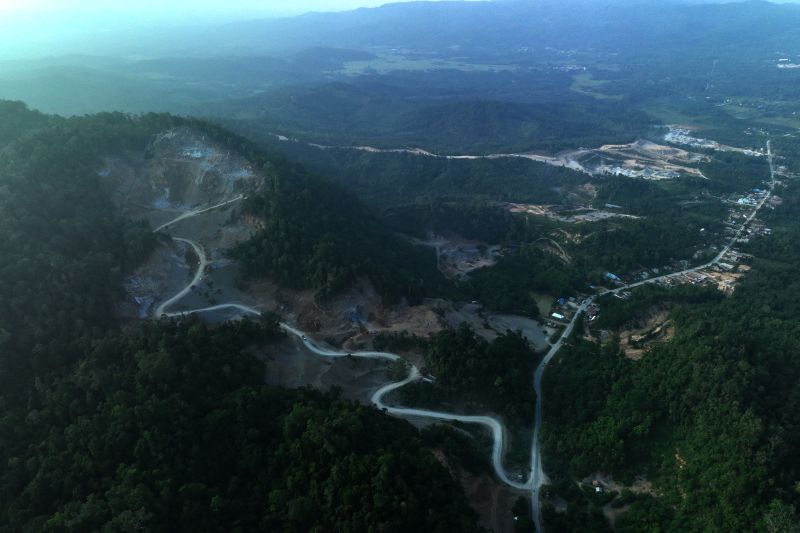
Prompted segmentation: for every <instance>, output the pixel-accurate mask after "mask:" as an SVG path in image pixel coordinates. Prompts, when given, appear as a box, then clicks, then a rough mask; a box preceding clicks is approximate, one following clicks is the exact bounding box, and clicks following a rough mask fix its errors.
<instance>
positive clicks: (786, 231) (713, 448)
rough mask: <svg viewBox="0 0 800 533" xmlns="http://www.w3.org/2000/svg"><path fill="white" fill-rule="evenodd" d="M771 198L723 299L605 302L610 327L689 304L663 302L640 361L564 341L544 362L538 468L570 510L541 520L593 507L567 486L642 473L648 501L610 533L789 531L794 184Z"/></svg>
mask: <svg viewBox="0 0 800 533" xmlns="http://www.w3.org/2000/svg"><path fill="white" fill-rule="evenodd" d="M779 194H780V195H781V196H782V197H783V198H784V204H783V205H782V206H781V207H779V208H777V209H776V210H775V211H774V212H769V211H768V212H767V213H765V215H764V217H765V219H766V220H767V223H768V224H770V225H771V226H772V227H774V229H775V231H774V233H773V235H772V236H771V237H765V238H762V239H757V240H755V241H753V242H752V243H751V245H749V248H747V251H748V252H751V253H753V254H754V255H755V259H754V260H753V264H752V267H753V269H752V270H751V271H750V272H749V273H748V275H747V276H746V277H745V278H744V279H743V281H742V282H741V285H740V286H739V287H738V288H737V290H736V292H735V293H734V294H733V296H732V297H730V298H728V299H725V300H723V301H719V298H718V297H713V296H712V295H710V294H706V293H703V292H702V291H701V292H697V291H688V292H686V291H682V292H678V293H674V294H668V295H661V294H657V293H659V292H661V290H660V289H647V290H645V292H644V293H643V294H641V295H639V294H637V295H636V296H635V297H634V299H633V300H631V301H630V302H628V303H616V302H613V303H612V304H611V305H608V304H606V305H604V311H603V312H604V313H608V314H609V316H608V317H605V318H601V319H600V321H602V322H603V323H604V324H605V325H606V326H609V327H615V326H616V327H618V326H619V325H621V324H623V323H624V322H625V321H626V320H627V319H628V318H629V317H631V316H632V315H633V313H635V312H636V310H637V309H642V308H643V307H644V306H647V305H650V306H652V305H654V304H655V303H656V301H658V302H661V303H663V300H665V299H666V300H667V301H669V300H672V301H676V302H684V303H687V304H688V303H691V304H692V305H678V307H676V308H674V309H673V312H672V320H673V322H674V324H675V326H676V330H677V334H676V337H675V338H674V339H673V340H672V341H670V342H668V343H662V344H659V345H657V346H655V347H654V348H653V349H652V350H651V351H650V352H649V353H648V354H647V355H646V356H645V357H644V358H643V359H642V360H641V361H632V360H629V359H626V358H625V357H624V356H622V355H621V354H620V352H619V350H618V349H617V347H616V345H615V343H614V342H613V340H611V341H609V342H606V343H604V344H603V345H602V346H601V345H600V344H594V343H590V342H587V341H575V342H573V343H572V344H571V345H570V346H568V347H567V348H565V350H564V351H563V352H561V353H560V354H559V356H558V358H557V359H556V360H555V361H554V363H553V365H552V366H551V368H550V369H549V370H548V374H547V379H546V380H545V391H544V394H545V398H546V399H547V400H546V401H547V409H545V417H546V419H545V422H546V424H545V428H544V433H543V439H544V445H545V451H546V456H545V458H546V461H545V463H546V464H548V465H551V466H550V469H552V470H551V471H552V475H551V477H552V479H553V482H554V487H553V490H555V491H556V492H557V493H559V494H562V493H563V494H564V495H565V496H566V497H568V498H569V501H570V507H569V511H568V513H567V515H563V514H557V513H553V512H552V510H550V511H548V512H547V513H546V517H547V519H548V520H549V521H550V523H552V524H553V527H556V528H557V529H563V530H571V531H583V530H585V529H586V528H587V527H589V526H588V524H590V523H592V521H593V520H595V519H596V518H597V510H598V509H599V505H602V503H604V502H597V501H592V499H591V498H588V497H587V496H586V495H585V494H583V495H582V494H580V493H575V491H574V490H573V489H572V488H570V486H571V485H572V482H571V481H569V480H570V479H572V478H578V479H580V478H583V477H584V476H586V475H589V474H591V473H594V472H609V473H613V474H614V475H615V477H616V478H617V479H618V480H620V481H622V482H623V483H630V482H631V481H632V479H633V477H634V476H635V475H639V474H644V475H645V476H646V477H647V478H648V479H650V480H651V481H652V482H653V484H654V488H655V490H656V494H657V495H656V496H654V497H651V496H647V495H639V496H636V497H631V498H629V499H630V501H629V502H628V503H633V506H632V507H631V508H630V510H629V511H628V512H626V513H624V514H623V515H622V516H621V517H620V518H619V519H618V521H617V526H616V530H617V531H644V530H659V531H723V530H724V531H770V532H789V531H797V529H798V527H800V519H798V516H797V514H796V513H795V511H794V510H793V509H796V508H797V506H798V504H800V486H798V479H800V463H798V457H800V432H799V431H798V428H800V418H798V413H800V404H798V399H800V365H798V357H800V352H798V348H797V341H796V339H797V337H798V335H799V334H800V331H798V321H797V315H798V313H800V309H798V305H797V302H798V301H800V298H799V296H800V285H798V282H797V279H799V278H800V271H798V265H799V264H800V262H798V259H800V247H798V243H800V238H799V237H798V236H799V235H800V234H799V233H798V227H797V216H798V215H800V191H798V188H797V184H796V183H795V182H792V183H791V184H790V186H789V189H786V190H779ZM638 292H639V291H637V293H638ZM613 300H614V299H612V301H613ZM610 303H611V302H610ZM592 509H594V511H592ZM593 517H594V518H593Z"/></svg>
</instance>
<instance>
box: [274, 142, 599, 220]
mask: <svg viewBox="0 0 800 533" xmlns="http://www.w3.org/2000/svg"><path fill="white" fill-rule="evenodd" d="M262 144H263V145H264V146H265V147H266V148H267V149H269V150H270V151H274V152H277V153H283V154H286V156H287V157H290V158H292V159H293V160H296V161H301V162H302V163H303V164H304V165H305V166H307V167H308V168H309V169H310V170H312V171H314V172H317V173H321V174H324V175H326V176H330V178H331V179H334V180H336V181H337V182H339V183H341V184H342V185H344V186H346V187H347V188H349V189H350V190H352V191H354V192H355V193H356V194H358V195H359V196H360V197H361V198H363V199H364V200H366V201H368V202H369V203H370V205H376V206H379V207H385V208H388V207H395V206H397V205H402V204H411V203H428V202H431V201H434V200H436V199H443V198H444V199H449V200H459V199H461V200H473V199H475V198H482V199H490V200H496V201H513V202H531V203H558V202H559V201H560V199H561V194H560V190H561V189H563V188H565V187H569V186H574V185H578V184H581V183H585V182H586V181H587V180H588V178H587V176H585V175H583V174H580V173H578V172H575V171H573V170H569V169H565V168H561V167H554V166H552V165H547V164H545V163H539V162H535V161H530V160H527V159H521V158H510V159H477V160H460V159H437V158H433V157H420V156H418V155H411V154H401V153H393V154H386V153H370V152H361V151H357V150H347V149H329V150H320V149H318V148H315V147H313V146H308V145H305V144H302V143H291V142H279V141H277V140H275V139H274V138H271V137H266V138H264V139H263V141H262Z"/></svg>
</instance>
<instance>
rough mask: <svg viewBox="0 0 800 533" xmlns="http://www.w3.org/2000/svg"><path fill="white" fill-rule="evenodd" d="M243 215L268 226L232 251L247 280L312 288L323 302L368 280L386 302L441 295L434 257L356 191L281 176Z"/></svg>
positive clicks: (249, 202)
mask: <svg viewBox="0 0 800 533" xmlns="http://www.w3.org/2000/svg"><path fill="white" fill-rule="evenodd" d="M245 210H246V211H248V212H250V213H252V214H254V215H256V216H258V217H261V218H262V219H263V220H264V227H263V229H261V230H260V231H259V232H258V233H257V234H256V235H255V236H254V237H253V238H252V239H251V240H249V241H247V242H245V243H242V244H241V245H239V246H238V247H237V248H235V249H234V250H233V251H232V255H233V256H234V257H236V258H237V259H238V260H239V261H240V262H241V264H242V266H243V268H244V271H245V273H246V274H248V275H250V276H266V275H268V276H271V277H272V278H274V279H275V280H277V281H278V282H279V283H283V284H286V285H289V286H292V287H312V288H314V289H317V291H318V295H319V296H321V297H322V298H325V297H328V296H331V295H333V294H335V293H336V292H338V291H341V290H343V289H346V288H348V287H350V286H352V285H353V283H355V282H356V281H357V280H358V278H359V277H362V276H363V277H368V278H369V279H370V280H371V281H372V283H373V285H374V286H375V288H376V289H377V290H378V292H379V293H380V294H381V295H382V296H383V298H384V299H385V300H386V301H389V302H396V301H398V300H399V299H400V298H403V297H405V298H407V299H408V300H409V301H410V302H412V303H416V302H418V301H420V300H421V298H422V297H423V296H424V295H426V294H431V293H432V292H434V291H436V290H443V289H444V286H445V282H444V278H443V277H442V276H441V274H440V273H439V272H438V271H437V270H436V261H435V258H434V255H433V252H432V251H431V250H430V249H428V248H424V247H421V246H414V245H412V244H411V243H410V242H408V241H407V240H404V239H402V238H401V237H398V236H396V235H394V234H392V233H390V232H389V230H388V229H387V227H386V225H385V224H384V223H383V222H381V221H380V220H379V219H378V218H377V217H376V216H375V215H373V214H372V213H370V212H369V210H368V209H367V208H366V207H364V205H363V204H362V203H361V202H360V201H359V200H358V199H357V198H356V197H355V196H353V195H352V194H351V193H348V192H345V191H344V190H342V189H341V188H340V187H339V186H337V185H335V184H333V183H330V182H326V181H323V180H320V179H317V178H314V177H313V176H310V175H307V174H304V173H294V174H293V175H290V176H284V175H280V176H276V177H275V178H273V180H272V183H271V190H270V191H268V192H267V193H265V194H264V195H261V196H256V197H252V198H249V199H248V200H247V201H246V202H245Z"/></svg>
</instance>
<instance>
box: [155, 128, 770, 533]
mask: <svg viewBox="0 0 800 533" xmlns="http://www.w3.org/2000/svg"><path fill="white" fill-rule="evenodd" d="M767 154H768V159H769V165H770V177H771V182H770V186H769V191H768V193H767V195H766V196H765V197H764V198H763V199H762V200H761V201H760V202H759V203H758V205H757V206H756V208H755V209H754V210H753V212H752V213H751V214H750V216H749V217H748V218H747V219H746V220H745V221H744V222H743V223H742V225H741V227H740V228H739V230H738V231H737V232H736V234H735V235H734V236H733V238H731V240H730V242H729V243H728V244H727V245H726V246H725V247H724V248H723V249H722V251H720V253H719V254H717V256H716V257H715V258H714V259H713V260H712V261H710V262H708V263H706V264H704V265H700V266H698V267H694V268H690V269H686V270H684V271H681V272H674V273H672V274H667V275H664V276H659V277H657V278H650V279H647V280H644V281H640V282H637V283H633V284H629V285H625V286H623V287H619V288H617V289H614V290H612V291H609V292H611V293H618V292H620V291H623V290H629V289H632V288H635V287H638V286H640V285H644V284H647V283H654V282H657V281H659V280H663V279H666V278H671V277H675V276H680V275H683V274H687V273H689V272H695V271H698V270H702V269H704V268H708V267H710V266H713V265H715V264H717V263H719V262H720V261H721V259H722V257H723V256H724V255H725V254H726V253H728V251H730V249H731V248H732V247H733V245H734V244H735V243H736V240H737V239H738V238H739V237H741V235H742V233H743V232H744V230H745V229H746V227H747V225H748V224H749V223H750V222H751V221H752V220H753V219H754V218H755V216H756V214H757V213H758V211H759V210H760V209H761V208H762V207H763V206H764V204H765V203H766V202H767V200H768V199H769V198H770V196H771V195H772V192H773V189H774V187H775V170H774V166H773V159H772V151H771V147H770V143H769V141H768V142H767ZM240 199H241V198H237V199H234V200H230V201H228V202H225V203H223V204H219V205H217V206H212V207H210V208H207V209H202V210H197V211H192V212H189V213H185V214H184V215H181V216H180V217H178V218H176V219H175V220H173V221H170V222H168V223H166V224H164V225H162V226H160V227H159V228H158V229H156V231H159V230H161V229H163V228H165V227H168V226H170V225H172V224H174V223H175V222H178V221H180V220H184V219H186V218H190V217H192V216H197V215H199V214H201V213H204V212H207V211H210V210H211V209H215V208H217V207H222V206H224V205H227V204H229V203H232V202H234V201H238V200H240ZM174 239H175V240H177V241H180V242H184V243H187V244H189V245H191V246H192V248H193V249H194V251H195V253H197V256H198V269H197V272H196V273H195V276H194V278H193V280H192V282H191V283H190V284H189V285H188V286H187V287H186V288H184V289H183V290H181V291H180V292H179V293H178V294H176V295H175V296H173V297H172V298H170V299H169V300H167V301H166V302H164V303H162V304H161V305H160V306H159V307H158V309H157V311H156V316H157V317H159V316H162V315H166V316H168V317H175V316H180V315H185V314H192V313H204V312H211V311H217V310H221V309H237V310H238V311H240V312H242V313H246V314H253V315H261V312H260V311H258V310H257V309H254V308H252V307H248V306H245V305H242V304H236V303H228V304H220V305H214V306H211V307H204V308H201V309H193V310H188V311H180V312H166V309H167V308H168V307H170V306H171V305H174V304H175V303H176V302H178V301H179V300H181V299H182V298H183V297H184V296H186V295H187V294H188V293H189V292H190V291H191V288H192V285H196V284H197V283H199V281H201V280H202V278H203V275H204V272H205V267H206V265H207V264H208V260H207V259H206V255H205V252H204V250H203V249H202V247H201V246H200V245H199V244H197V243H196V242H194V241H190V240H189V239H182V238H178V237H175V238H174ZM594 298H595V297H594V296H592V297H589V298H587V299H586V300H584V301H583V303H582V304H581V305H580V307H579V308H578V310H577V311H576V313H575V316H574V317H573V318H572V321H570V323H569V325H568V326H567V327H566V329H565V330H564V332H563V333H562V335H561V337H560V338H559V339H558V341H556V343H555V344H553V345H552V346H551V348H550V350H549V351H548V352H547V355H545V357H544V358H543V359H542V361H541V363H540V364H539V366H538V367H537V368H536V373H535V374H534V390H535V392H536V416H535V422H534V431H533V442H532V445H531V473H530V477H529V478H528V481H527V482H526V483H519V482H517V481H514V480H512V479H511V478H509V476H508V474H507V472H506V470H505V468H504V467H503V461H502V455H503V450H504V437H505V432H504V428H503V426H502V424H501V423H500V422H499V421H498V420H497V419H495V418H493V417H489V416H467V415H457V414H453V413H444V412H439V411H430V410H427V409H407V408H402V407H392V406H389V405H386V404H385V403H384V401H383V398H384V397H385V396H386V395H387V394H388V393H390V392H392V391H395V390H397V389H400V388H402V387H405V386H406V385H408V384H409V383H412V382H414V381H417V380H419V379H421V378H422V376H421V374H420V372H419V369H418V368H417V367H415V366H413V365H411V367H410V369H409V374H408V376H407V377H406V378H405V379H404V380H402V381H398V382H395V383H389V384H386V385H384V386H383V387H381V388H379V389H378V390H377V391H375V393H374V394H373V395H372V397H371V401H372V403H373V404H374V405H375V406H376V407H377V408H378V409H382V410H385V411H386V412H387V413H390V414H393V415H396V416H401V417H424V418H432V419H435V420H446V421H458V422H464V423H468V424H481V425H483V426H485V427H488V428H489V429H490V430H491V432H492V435H493V446H492V465H493V467H494V470H495V473H496V474H497V476H498V478H499V479H500V480H502V481H503V482H504V483H506V484H507V485H509V486H511V487H513V488H515V489H518V490H527V489H530V490H531V500H532V516H533V522H534V525H535V527H536V531H537V532H541V531H542V524H541V506H540V502H539V499H540V491H541V486H542V485H543V484H544V481H545V478H546V476H545V473H544V469H543V467H542V460H541V450H540V448H539V433H540V431H541V426H542V419H543V407H542V378H543V375H544V371H545V369H546V368H547V365H548V364H549V363H550V361H551V360H552V359H553V357H555V355H556V353H558V351H559V350H560V349H561V347H562V346H563V344H564V341H565V340H566V339H567V338H568V337H569V336H570V335H571V334H572V331H573V330H574V327H575V324H576V322H577V320H578V318H579V317H580V316H581V315H582V313H583V312H584V311H585V310H586V308H587V307H588V306H589V305H591V303H592V302H593V301H594ZM280 326H281V328H283V329H284V330H285V331H286V332H287V333H290V334H292V335H294V336H296V337H298V338H300V339H301V340H302V341H303V343H304V344H305V346H306V347H307V348H308V349H309V350H311V351H312V352H313V353H316V354H317V355H320V356H323V357H347V356H352V357H359V358H366V359H384V360H389V361H397V360H399V359H401V357H400V356H399V355H397V354H393V353H388V352H352V353H345V352H339V351H335V350H330V349H327V348H322V347H320V346H318V345H316V344H315V343H314V342H312V341H311V340H309V339H308V337H307V336H306V334H305V333H303V332H302V331H300V330H298V329H296V328H293V327H292V326H290V325H288V324H286V323H281V324H280Z"/></svg>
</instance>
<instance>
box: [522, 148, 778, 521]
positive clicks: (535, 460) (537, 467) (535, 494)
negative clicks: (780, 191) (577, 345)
mask: <svg viewBox="0 0 800 533" xmlns="http://www.w3.org/2000/svg"><path fill="white" fill-rule="evenodd" d="M767 161H768V162H769V175H770V183H769V188H768V190H767V194H766V195H764V198H762V199H761V201H760V202H758V204H757V205H756V206H755V208H754V209H753V212H752V213H750V215H749V216H748V217H747V218H746V219H745V220H744V222H742V225H741V226H740V227H739V230H738V231H737V232H736V233H735V234H734V236H733V237H731V239H730V240H729V241H728V243H727V244H726V245H725V246H724V247H723V248H722V250H721V251H720V252H719V253H718V254H717V255H716V256H715V257H714V259H712V260H711V261H709V262H708V263H705V264H702V265H700V266H696V267H693V268H687V269H686V270H682V271H680V272H673V273H671V274H665V275H663V276H658V277H656V278H649V279H646V280H644V281H638V282H636V283H631V284H627V285H624V286H622V287H619V288H616V289H614V290H611V291H608V292H607V293H604V294H617V293H619V292H621V291H627V290H630V289H634V288H636V287H639V286H641V285H646V284H648V283H655V282H658V281H662V280H665V279H667V278H673V277H678V276H683V275H685V274H688V273H690V272H697V271H700V270H703V269H706V268H709V267H712V266H714V265H716V264H717V263H719V262H720V261H721V260H722V258H723V257H724V256H725V254H727V253H728V252H729V251H730V250H731V248H733V246H734V245H735V244H736V241H737V240H738V239H739V238H740V237H741V236H742V234H743V233H744V231H745V230H746V229H747V226H748V225H749V224H750V222H752V221H753V219H754V218H755V217H756V215H757V214H758V212H759V211H760V210H761V208H762V207H764V204H766V203H767V201H768V200H769V199H770V197H771V196H772V194H773V191H774V190H775V165H774V162H773V158H772V146H771V143H770V141H767ZM594 299H595V296H591V297H589V298H587V299H586V300H584V301H583V303H582V304H581V305H580V307H579V308H578V310H577V311H576V313H575V316H574V317H573V318H572V321H571V322H570V323H569V325H568V326H567V328H566V329H565V330H564V334H563V335H562V336H561V338H560V339H558V342H556V343H555V344H554V345H553V346H552V348H551V349H550V351H549V352H548V353H547V355H546V356H545V358H544V359H542V362H541V363H540V364H539V367H538V368H537V369H536V374H535V375H534V382H533V387H534V389H535V390H536V419H535V422H534V427H533V445H532V452H531V476H530V481H529V483H530V486H531V492H532V494H531V500H532V501H531V509H532V516H533V524H534V526H535V528H536V532H537V533H541V532H542V513H541V504H540V501H539V500H540V492H541V488H542V485H543V484H544V482H545V480H546V477H547V476H546V475H545V473H544V470H543V468H542V458H541V450H540V449H539V433H540V431H541V427H542V418H543V407H542V403H543V402H542V376H543V374H544V371H545V369H546V368H547V365H548V363H550V360H551V359H553V357H554V356H555V355H556V353H557V352H558V351H559V350H560V349H561V346H562V345H563V342H564V340H565V339H566V338H568V337H569V335H570V334H572V330H573V329H574V327H575V321H576V320H577V319H578V317H580V316H581V314H582V313H583V312H584V311H586V308H587V307H589V305H591V304H592V302H594Z"/></svg>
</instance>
